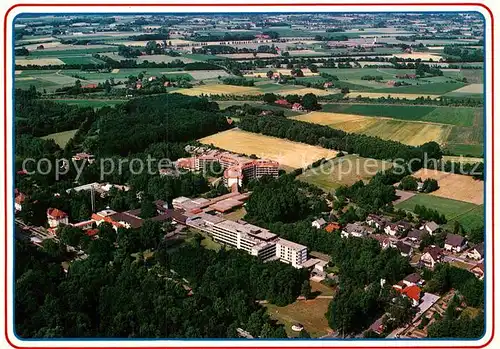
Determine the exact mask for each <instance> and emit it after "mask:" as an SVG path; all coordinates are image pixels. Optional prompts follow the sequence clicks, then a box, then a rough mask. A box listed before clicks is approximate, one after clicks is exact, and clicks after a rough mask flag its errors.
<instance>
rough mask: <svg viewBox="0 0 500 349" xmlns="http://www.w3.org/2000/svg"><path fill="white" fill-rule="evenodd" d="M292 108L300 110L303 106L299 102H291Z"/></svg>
mask: <svg viewBox="0 0 500 349" xmlns="http://www.w3.org/2000/svg"><path fill="white" fill-rule="evenodd" d="M292 110H295V111H302V110H304V107H303V106H302V105H301V104H300V103H293V105H292Z"/></svg>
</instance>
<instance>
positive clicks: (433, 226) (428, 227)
mask: <svg viewBox="0 0 500 349" xmlns="http://www.w3.org/2000/svg"><path fill="white" fill-rule="evenodd" d="M438 229H439V225H438V224H437V223H436V222H434V221H431V222H426V223H425V224H424V225H422V226H421V227H420V230H425V231H427V232H428V233H429V234H430V235H432V234H434V232H435V231H436V230H438Z"/></svg>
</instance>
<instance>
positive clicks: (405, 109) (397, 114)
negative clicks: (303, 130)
mask: <svg viewBox="0 0 500 349" xmlns="http://www.w3.org/2000/svg"><path fill="white" fill-rule="evenodd" d="M435 109H436V108H435V107H429V106H414V105H411V106H407V105H384V104H324V105H323V108H322V109H321V111H325V112H330V113H342V114H355V115H362V116H380V117H388V118H394V119H400V120H420V119H421V118H422V117H424V116H425V115H427V114H429V113H431V112H432V111H434V110H435Z"/></svg>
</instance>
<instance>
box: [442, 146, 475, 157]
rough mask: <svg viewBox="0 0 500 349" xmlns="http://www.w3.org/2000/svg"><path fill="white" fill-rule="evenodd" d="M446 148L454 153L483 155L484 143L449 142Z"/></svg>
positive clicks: (473, 155)
mask: <svg viewBox="0 0 500 349" xmlns="http://www.w3.org/2000/svg"><path fill="white" fill-rule="evenodd" d="M444 150H445V151H446V152H449V153H450V154H454V155H463V156H472V157H483V155H484V144H462V143H449V144H447V145H446V146H445V147H444Z"/></svg>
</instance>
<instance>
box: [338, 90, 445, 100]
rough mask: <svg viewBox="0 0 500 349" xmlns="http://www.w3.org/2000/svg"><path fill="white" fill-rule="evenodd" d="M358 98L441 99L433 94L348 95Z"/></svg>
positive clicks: (371, 93)
mask: <svg viewBox="0 0 500 349" xmlns="http://www.w3.org/2000/svg"><path fill="white" fill-rule="evenodd" d="M358 96H361V97H369V98H380V97H384V98H387V97H388V96H391V97H392V98H406V99H417V98H418V97H424V98H427V97H428V98H431V99H436V98H438V97H439V95H431V94H420V93H387V92H386V93H378V92H362V91H359V92H356V91H353V92H350V93H348V94H347V97H349V98H356V97H358Z"/></svg>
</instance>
